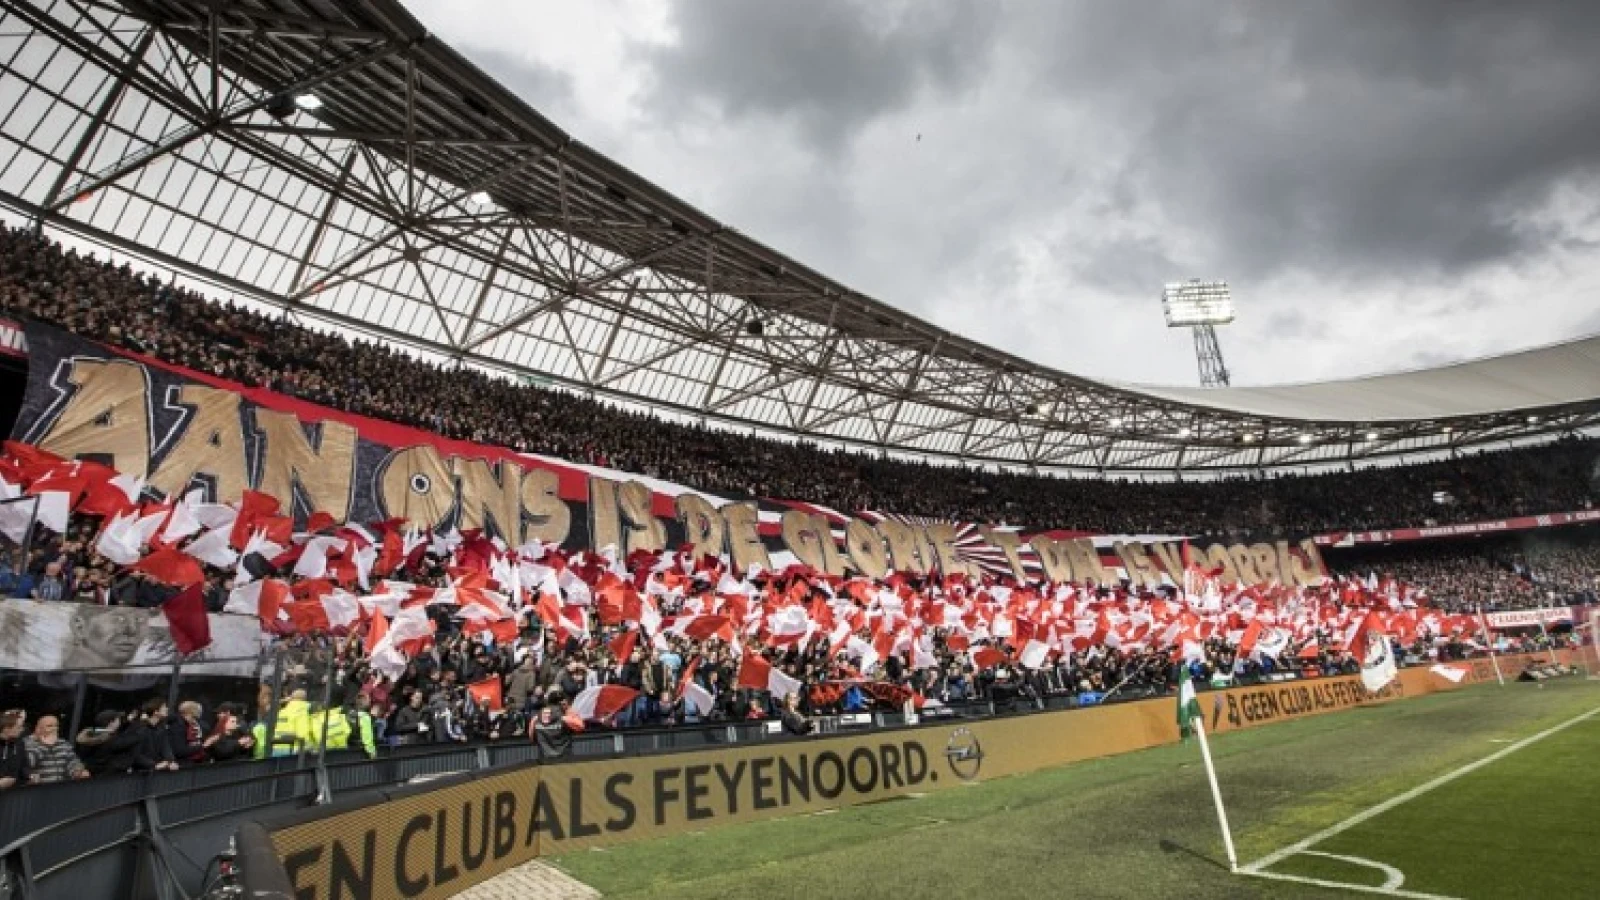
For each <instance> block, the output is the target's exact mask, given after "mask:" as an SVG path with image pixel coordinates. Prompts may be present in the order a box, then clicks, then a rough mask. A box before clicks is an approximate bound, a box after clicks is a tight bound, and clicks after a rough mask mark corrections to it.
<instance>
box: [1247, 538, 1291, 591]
mask: <svg viewBox="0 0 1600 900" xmlns="http://www.w3.org/2000/svg"><path fill="white" fill-rule="evenodd" d="M1250 556H1251V557H1252V558H1253V559H1254V561H1255V564H1256V577H1257V578H1258V579H1260V581H1259V582H1258V583H1263V584H1270V583H1272V582H1277V583H1278V584H1283V583H1284V578H1283V573H1281V572H1279V571H1278V551H1277V550H1275V549H1273V546H1272V545H1271V544H1251V545H1250Z"/></svg>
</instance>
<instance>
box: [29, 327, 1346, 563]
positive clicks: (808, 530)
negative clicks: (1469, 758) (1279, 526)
mask: <svg viewBox="0 0 1600 900" xmlns="http://www.w3.org/2000/svg"><path fill="white" fill-rule="evenodd" d="M26 337H27V347H28V357H29V365H28V390H27V395H26V397H25V398H24V400H23V406H22V412H21V415H20V416H19V417H18V420H17V427H16V434H15V435H14V436H15V437H16V438H18V439H20V440H23V441H26V442H28V443H31V444H36V445H38V446H40V447H43V448H44V449H46V450H49V451H51V452H53V453H57V454H59V455H61V456H64V457H68V458H88V459H94V460H96V461H98V462H103V463H106V464H108V465H110V466H111V467H113V468H115V469H116V470H118V471H119V472H122V473H124V474H129V475H138V476H143V477H144V478H146V479H147V480H148V487H149V489H151V490H152V491H154V492H156V493H159V494H161V495H164V496H173V495H182V494H185V493H187V492H189V491H190V490H193V489H196V488H198V489H201V490H203V491H204V492H205V493H206V495H207V496H208V499H210V500H213V501H217V502H231V501H234V500H237V499H239V498H240V496H241V495H242V494H243V492H244V491H245V490H246V489H253V490H257V491H260V492H262V493H266V494H270V495H272V496H274V497H276V498H277V499H278V500H279V501H280V502H281V503H282V504H283V506H284V508H286V509H292V510H293V512H294V514H295V515H296V517H297V518H298V519H299V520H301V521H304V519H305V518H306V517H308V516H309V515H310V514H311V513H312V512H325V513H327V514H329V515H331V516H332V517H333V519H334V520H335V521H338V522H345V521H351V522H357V523H369V522H378V521H385V520H389V519H395V518H400V519H405V520H407V521H408V522H410V523H412V524H414V525H416V526H418V527H420V528H433V529H436V530H448V529H451V528H456V529H459V530H461V531H468V530H471V529H483V530H485V531H487V532H489V533H491V534H494V535H498V536H500V537H502V538H504V539H505V540H506V541H507V542H508V543H511V544H521V543H523V542H526V541H529V540H535V539H537V540H540V541H543V542H545V543H555V544H560V545H562V546H564V547H567V548H569V549H594V550H602V549H605V548H607V547H615V548H616V549H617V550H618V551H620V552H621V553H623V554H627V553H631V552H633V551H635V550H660V549H666V548H676V547H680V546H683V545H692V546H693V548H694V549H695V551H696V553H697V554H707V555H712V556H719V555H722V554H727V555H728V556H729V557H730V558H731V559H732V561H733V563H734V564H735V565H736V566H737V567H738V568H739V569H741V570H745V569H747V568H748V567H750V566H752V565H758V566H761V567H763V568H782V567H784V566H786V565H788V564H790V563H793V562H802V563H805V564H808V565H810V566H813V567H814V568H816V569H819V570H823V571H826V572H830V573H833V574H845V572H846V571H847V570H850V571H855V572H859V573H861V574H864V575H867V576H870V577H879V576H882V575H884V574H886V573H887V572H889V571H890V570H898V571H909V572H913V573H918V574H921V573H933V572H939V573H944V574H966V575H974V576H976V575H984V574H987V575H998V576H1006V575H1009V576H1012V577H1015V578H1018V579H1021V580H1037V579H1039V578H1042V577H1048V578H1049V579H1051V580H1054V581H1080V582H1081V581H1083V580H1085V579H1094V580H1095V581H1097V582H1100V583H1107V582H1111V581H1114V580H1116V579H1117V578H1128V579H1130V580H1132V581H1134V582H1137V583H1141V584H1144V585H1148V586H1155V585H1159V584H1162V583H1166V582H1171V581H1173V580H1177V579H1181V578H1182V573H1183V572H1184V570H1185V567H1186V562H1193V563H1194V564H1197V565H1200V566H1203V567H1205V568H1207V569H1212V570H1218V569H1220V570H1221V577H1222V580H1223V581H1224V582H1235V581H1239V582H1245V583H1251V584H1254V583H1267V582H1272V581H1277V582H1280V583H1282V584H1299V585H1313V584H1319V583H1321V582H1322V580H1323V579H1324V577H1325V576H1326V574H1327V572H1326V568H1325V567H1324V565H1323V562H1322V559H1321V556H1320V554H1319V551H1318V549H1317V546H1316V544H1315V543H1314V542H1312V541H1311V540H1304V541H1300V542H1298V543H1290V542H1288V541H1276V542H1273V543H1265V542H1262V543H1255V544H1239V543H1235V544H1227V543H1223V542H1214V541H1196V540H1193V539H1190V546H1191V550H1192V556H1191V558H1190V560H1188V561H1186V560H1185V558H1184V539H1183V538H1175V537H1172V536H1166V535H1129V536H1106V535H1098V536H1096V535H1088V534H1084V533H1066V532H1045V533H1037V534H1029V533H1025V532H1023V531H1022V530H1020V529H1017V528H1009V527H994V528H991V527H986V526H984V527H980V526H975V525H971V524H966V523H959V522H945V521H935V520H925V519H913V518H907V517H904V516H892V515H885V514H880V513H875V512H858V513H855V514H852V515H846V514H844V513H841V512H837V511H834V510H829V509H826V508H823V507H818V506H814V505H810V504H807V503H804V502H800V500H799V499H797V500H775V499H770V498H755V497H724V496H716V495H712V494H708V493H705V492H702V491H697V490H694V489H691V488H688V487H685V486H683V485H677V484H672V483H668V482H663V481H659V480H655V479H646V478H640V477H637V476H633V475H630V474H628V473H623V472H617V471H615V470H609V469H601V468H597V467H592V466H580V465H574V464H571V463H567V462H563V461H561V460H556V459H551V458H547V457H541V456H536V455H532V454H523V453H515V452H512V451H510V450H506V449H504V448H500V447H490V446H485V445H481V444H474V443H469V442H466V441H456V440H450V439H448V438H444V437H441V436H439V435H437V434H433V433H430V432H426V431H422V430H419V429H415V428H409V427H406V426H403V425H397V424H394V423H392V422H385V421H381V420H378V419H371V418H367V417H364V416H358V415H352V414H350V413H345V412H342V411H339V410H334V409H329V408H327V407H322V406H318V405H315V404H312V403H308V402H305V401H303V400H299V399H296V398H294V397H291V396H287V395H284V394H280V393H276V392H274V391H270V390H265V389H262V388H252V387H246V386H244V385H240V384H236V383H232V382H228V381H225V380H222V379H219V378H215V377H212V376H210V375H207V374H205V373H201V372H195V371H191V370H187V369H183V368H180V367H177V366H172V365H169V364H166V363H163V362H159V361H156V360H153V359H149V358H145V357H140V356H136V355H133V354H129V353H124V352H121V351H115V350H111V349H108V348H106V347H103V346H101V345H99V344H96V343H93V342H91V341H87V340H84V339H82V338H79V337H76V336H74V335H71V334H68V333H66V332H62V331H59V330H57V329H54V328H50V327H46V326H41V325H37V324H29V325H28V326H27V334H26ZM801 499H803V498H801Z"/></svg>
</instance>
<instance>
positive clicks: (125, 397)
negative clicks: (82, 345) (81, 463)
mask: <svg viewBox="0 0 1600 900" xmlns="http://www.w3.org/2000/svg"><path fill="white" fill-rule="evenodd" d="M67 381H68V383H70V384H71V385H72V386H73V387H74V388H76V390H74V391H73V392H72V396H71V397H70V399H68V401H67V405H66V406H65V407H64V408H63V409H62V410H61V413H60V414H59V415H57V416H56V420H55V422H53V423H52V424H51V425H50V430H49V431H47V432H45V435H44V437H42V438H40V439H39V442H38V443H39V446H40V447H42V448H43V449H45V450H48V451H50V452H51V453H55V454H58V455H60V456H63V457H66V458H67V459H73V458H75V457H78V456H80V455H89V454H94V455H101V456H109V457H111V458H110V459H109V460H108V461H107V464H108V465H110V466H111V468H113V469H116V470H117V471H118V472H122V473H125V474H127V475H133V476H136V477H140V478H143V477H144V476H145V475H146V474H147V473H148V472H149V471H150V419H149V415H150V413H149V410H150V387H149V383H148V382H147V381H146V380H145V376H144V367H143V366H140V365H137V364H134V363H129V362H121V361H114V360H104V361H102V360H89V359H80V360H74V361H72V363H71V364H70V367H69V368H68V370H67Z"/></svg>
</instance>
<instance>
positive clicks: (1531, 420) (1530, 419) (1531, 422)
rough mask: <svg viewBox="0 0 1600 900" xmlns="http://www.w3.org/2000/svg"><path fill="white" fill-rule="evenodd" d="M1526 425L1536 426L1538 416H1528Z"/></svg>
mask: <svg viewBox="0 0 1600 900" xmlns="http://www.w3.org/2000/svg"><path fill="white" fill-rule="evenodd" d="M1528 424H1529V425H1537V424H1539V417H1538V416H1529V417H1528Z"/></svg>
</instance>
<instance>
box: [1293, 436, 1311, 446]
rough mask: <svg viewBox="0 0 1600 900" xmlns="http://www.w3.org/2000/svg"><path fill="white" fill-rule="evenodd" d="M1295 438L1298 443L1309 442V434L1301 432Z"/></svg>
mask: <svg viewBox="0 0 1600 900" xmlns="http://www.w3.org/2000/svg"><path fill="white" fill-rule="evenodd" d="M1296 440H1298V441H1300V443H1302V444H1309V443H1311V435H1309V434H1302V435H1300V437H1298V438H1297V439H1296Z"/></svg>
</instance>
